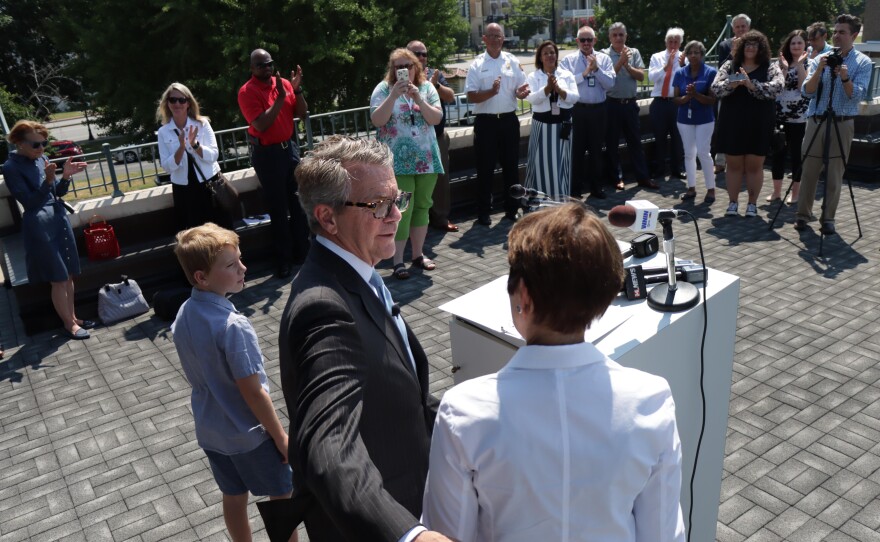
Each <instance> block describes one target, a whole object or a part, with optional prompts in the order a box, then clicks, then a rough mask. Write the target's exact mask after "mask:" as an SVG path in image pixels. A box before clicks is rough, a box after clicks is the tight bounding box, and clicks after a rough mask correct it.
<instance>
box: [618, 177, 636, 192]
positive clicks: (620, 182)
mask: <svg viewBox="0 0 880 542" xmlns="http://www.w3.org/2000/svg"><path fill="white" fill-rule="evenodd" d="M639 184H641V183H639ZM617 189H618V190H626V183H624V182H623V179H620V180H619V181H617Z"/></svg>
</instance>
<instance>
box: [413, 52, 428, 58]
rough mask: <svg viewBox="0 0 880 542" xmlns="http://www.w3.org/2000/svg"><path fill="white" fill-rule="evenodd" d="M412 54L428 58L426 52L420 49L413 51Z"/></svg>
mask: <svg viewBox="0 0 880 542" xmlns="http://www.w3.org/2000/svg"><path fill="white" fill-rule="evenodd" d="M412 54H414V55H416V56H419V57H422V58H428V53H423V52H421V51H413V52H412Z"/></svg>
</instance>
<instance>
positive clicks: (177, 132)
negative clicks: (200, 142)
mask: <svg viewBox="0 0 880 542" xmlns="http://www.w3.org/2000/svg"><path fill="white" fill-rule="evenodd" d="M174 135H177V136H179V135H180V132H179V131H178V130H177V128H175V129H174ZM183 152H185V153H186V155H187V156H188V157H189V159H190V160H191V161H192V165H193V169H195V170H196V173H197V174H198V175H199V176H200V177H201V178H202V182H203V183H206V182H208V178H207V177H205V174H204V173H203V172H202V168H200V167H199V162H198V161H197V160H196V158H195V156H193V155H192V154H191V153H190V152H189V151H188V150H186V147H184V148H183Z"/></svg>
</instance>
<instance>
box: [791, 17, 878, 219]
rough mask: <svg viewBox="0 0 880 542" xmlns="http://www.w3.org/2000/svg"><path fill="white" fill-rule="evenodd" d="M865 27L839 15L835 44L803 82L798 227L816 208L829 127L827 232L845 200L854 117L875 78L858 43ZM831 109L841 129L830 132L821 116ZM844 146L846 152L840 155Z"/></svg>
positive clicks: (815, 61) (825, 116)
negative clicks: (804, 107)
mask: <svg viewBox="0 0 880 542" xmlns="http://www.w3.org/2000/svg"><path fill="white" fill-rule="evenodd" d="M861 29H862V22H861V20H859V18H858V17H854V16H852V15H849V14H843V15H841V16H839V17H838V18H837V21H836V24H835V25H834V34H833V36H832V38H831V39H832V43H833V44H834V49H832V50H831V52H830V53H827V54H824V55H821V56H819V57H817V58H816V59H813V60H811V61H810V67H809V71H808V72H807V80H806V81H804V84H803V87H802V91H803V94H804V96H806V97H808V98H810V106H809V108H808V109H807V118H808V120H807V130H806V133H805V134H804V149H803V154H804V162H803V166H802V172H801V194H800V199H799V200H798V210H797V220H796V221H795V223H794V229H796V230H798V231H803V230H805V229H806V228H807V221H808V220H810V216H811V214H812V209H813V202H814V201H815V198H816V185H817V183H818V180H819V174H820V173H821V171H822V150H823V149H824V148H825V135H826V133H828V134H830V137H831V141H830V144H829V145H828V154H829V155H828V171H827V172H826V175H825V176H826V181H825V183H826V184H825V204H824V208H823V209H822V216H821V217H820V219H819V221H820V223H821V227H820V230H819V231H820V232H822V233H823V234H824V235H834V234H835V233H836V230H835V228H834V215H835V213H836V212H837V204H838V202H839V200H840V185H841V183H842V182H843V173H844V170H845V169H846V159H847V156H848V155H849V149H850V146H851V145H852V139H853V119H854V118H855V116H856V115H858V114H859V102H860V101H862V100H863V99H864V98H865V94H866V92H867V89H868V82H869V81H870V79H871V70H872V64H871V60H870V59H869V58H868V57H867V56H866V55H864V54H863V53H860V52H859V51H856V50H855V48H853V43H854V42H855V40H856V38H857V37H858V35H859V32H860V31H861ZM825 68H828V69H825ZM829 98H830V99H831V104H830V108H829V103H828V102H829ZM829 109H831V110H833V112H834V118H835V119H836V129H832V130H830V131H827V132H826V130H825V129H824V126H822V122H823V121H825V120H830V119H829V118H828V111H829ZM820 126H821V127H822V128H823V129H820ZM838 137H839V138H840V139H839V140H838ZM841 149H842V152H843V153H844V155H843V156H841V155H840V153H841Z"/></svg>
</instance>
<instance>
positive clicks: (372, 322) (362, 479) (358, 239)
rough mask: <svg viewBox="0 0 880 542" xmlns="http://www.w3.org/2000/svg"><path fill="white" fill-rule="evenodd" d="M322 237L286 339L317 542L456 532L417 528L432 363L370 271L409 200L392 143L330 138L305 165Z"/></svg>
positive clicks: (284, 358)
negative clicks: (403, 190) (399, 178)
mask: <svg viewBox="0 0 880 542" xmlns="http://www.w3.org/2000/svg"><path fill="white" fill-rule="evenodd" d="M297 179H298V181H299V196H300V201H301V203H302V206H303V210H304V211H305V214H306V217H307V218H308V221H309V227H310V229H311V230H312V233H314V234H315V240H314V242H313V245H312V248H311V249H310V251H309V254H308V256H307V258H306V262H305V264H303V267H302V269H301V270H300V272H299V273H298V274H297V276H296V277H295V278H294V279H293V283H292V286H291V291H290V299H289V300H288V302H287V307H286V308H285V309H284V315H283V317H282V320H281V332H280V337H279V349H280V352H279V355H280V358H281V363H280V365H281V382H282V387H283V389H284V399H285V401H286V402H287V412H288V415H289V416H290V430H289V434H290V451H289V454H288V457H289V460H290V464H291V467H292V468H293V471H294V475H293V477H294V483H295V484H296V488H297V491H296V494H295V495H294V499H296V500H297V501H300V502H303V501H305V502H306V503H307V504H306V505H305V506H304V507H303V509H304V510H305V512H304V516H305V517H304V519H305V524H306V529H307V530H308V535H309V539H310V540H312V541H313V542H322V541H327V542H330V541H332V542H336V541H341V540H382V541H388V542H411V541H416V542H433V541H446V542H448V539H447V538H445V537H444V536H442V535H440V534H439V533H435V532H431V531H427V530H426V529H425V528H424V527H423V526H422V525H421V524H420V523H419V520H418V518H419V516H420V514H421V509H422V493H423V491H424V487H425V478H426V475H427V472H428V451H429V447H430V444H431V431H432V429H433V424H434V417H435V416H436V413H437V404H438V403H437V400H436V399H435V398H434V397H432V396H431V395H430V394H429V393H428V360H427V357H426V355H425V352H424V351H423V350H422V347H421V346H420V345H419V341H418V339H417V338H416V336H415V335H414V334H413V333H412V330H410V329H409V328H408V327H407V326H406V324H405V323H404V321H403V318H402V316H401V315H400V311H399V309H397V308H396V307H395V306H394V305H393V301H392V299H391V293H390V292H389V291H388V289H387V288H386V287H385V284H384V283H383V281H382V279H381V277H380V276H379V274H378V273H377V272H376V271H375V269H374V268H373V267H374V266H375V265H376V264H377V263H378V262H379V261H381V260H383V259H387V258H390V257H391V256H392V255H393V254H394V235H395V232H396V231H397V223H398V222H399V221H400V216H401V215H400V213H401V211H402V210H404V209H405V208H406V205H408V203H409V197H410V195H409V194H408V193H401V192H399V191H398V189H397V182H396V181H395V178H394V169H393V158H392V155H391V150H390V149H389V148H388V147H387V146H386V145H385V144H383V143H380V142H377V141H375V140H368V139H363V140H355V139H351V138H347V137H344V136H333V137H331V138H330V139H328V140H326V141H325V142H323V143H321V144H320V145H317V146H316V147H315V149H314V150H313V151H312V152H310V153H309V154H308V155H307V156H306V157H305V158H304V159H303V161H302V163H301V164H300V165H299V168H298V169H297Z"/></svg>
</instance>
